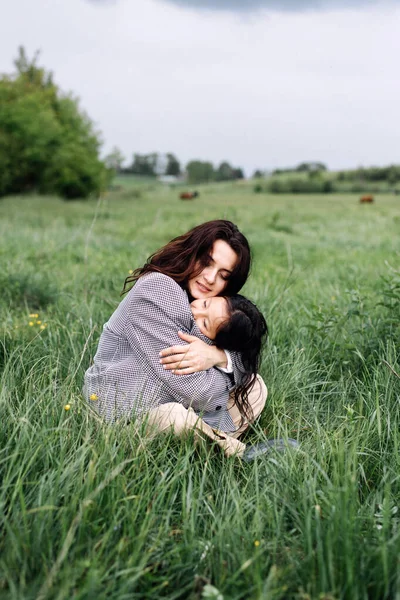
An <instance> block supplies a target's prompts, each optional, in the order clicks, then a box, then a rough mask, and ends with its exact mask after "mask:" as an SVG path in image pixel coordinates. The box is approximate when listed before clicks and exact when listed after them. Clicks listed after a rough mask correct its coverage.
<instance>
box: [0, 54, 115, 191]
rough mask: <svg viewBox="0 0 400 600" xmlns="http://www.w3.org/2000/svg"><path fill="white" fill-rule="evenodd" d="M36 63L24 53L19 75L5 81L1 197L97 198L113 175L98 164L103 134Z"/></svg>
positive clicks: (0, 81) (0, 118) (0, 85)
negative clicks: (31, 194) (38, 194)
mask: <svg viewBox="0 0 400 600" xmlns="http://www.w3.org/2000/svg"><path fill="white" fill-rule="evenodd" d="M36 59H37V56H35V57H34V59H33V60H32V61H28V59H27V57H26V55H25V52H24V50H23V49H22V48H20V54H19V58H18V59H17V60H16V61H15V66H16V68H17V72H16V74H14V75H12V76H3V77H1V78H0V105H1V107H2V110H1V112H0V196H4V195H6V194H13V193H14V194H15V193H18V194H19V193H24V192H29V191H38V192H41V193H55V194H58V195H60V196H62V197H63V198H66V199H71V198H78V197H80V198H86V197H88V196H90V195H92V194H98V193H99V191H100V190H101V189H103V188H104V187H105V185H106V183H107V177H108V175H109V172H108V170H107V169H106V167H105V165H104V164H103V162H102V161H100V159H99V149H100V137H99V134H98V133H97V132H96V131H95V130H94V127H93V123H92V122H91V120H90V119H89V117H88V116H87V115H86V114H85V113H83V112H82V111H81V110H80V108H79V103H78V100H77V99H76V98H73V97H72V96H68V95H64V94H62V93H61V91H60V90H59V89H58V87H57V86H56V85H55V84H54V83H53V80H52V76H51V74H49V73H46V72H45V70H44V69H42V68H39V67H37V66H36Z"/></svg>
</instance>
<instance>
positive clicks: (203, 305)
mask: <svg viewBox="0 0 400 600" xmlns="http://www.w3.org/2000/svg"><path fill="white" fill-rule="evenodd" d="M190 308H191V311H192V315H193V318H194V320H195V321H196V325H197V327H198V328H199V329H200V331H201V333H202V334H203V335H205V336H207V337H208V338H210V340H214V339H215V336H216V335H217V331H218V328H219V327H220V326H221V325H222V323H224V322H225V321H227V320H228V319H229V312H228V303H227V301H226V299H225V298H223V297H222V296H217V297H216V298H204V299H199V300H194V301H193V302H192V303H191V305H190Z"/></svg>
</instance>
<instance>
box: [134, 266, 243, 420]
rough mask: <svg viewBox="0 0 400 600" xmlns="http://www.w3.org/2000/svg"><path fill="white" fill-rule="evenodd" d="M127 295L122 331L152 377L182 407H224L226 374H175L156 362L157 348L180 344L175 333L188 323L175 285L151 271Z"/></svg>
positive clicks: (184, 303) (183, 299) (186, 309)
mask: <svg viewBox="0 0 400 600" xmlns="http://www.w3.org/2000/svg"><path fill="white" fill-rule="evenodd" d="M131 294H132V300H131V301H130V302H129V304H128V306H127V310H128V315H127V319H126V324H125V334H126V337H127V339H128V341H129V343H130V344H131V346H133V347H134V348H136V349H138V350H139V352H140V354H141V356H142V358H143V359H144V360H145V361H146V365H149V366H150V367H151V369H152V371H153V374H154V377H156V378H157V379H158V380H159V381H160V383H162V384H163V385H164V386H165V387H166V389H167V391H168V392H169V393H170V394H171V395H172V396H174V397H175V398H176V399H177V401H179V402H182V404H183V405H184V406H185V407H188V406H192V407H193V408H194V410H196V411H204V410H206V411H213V410H219V408H225V407H226V404H227V401H228V396H229V390H230V389H231V387H232V383H231V380H230V378H229V376H228V375H226V374H224V373H222V372H221V371H218V369H208V370H207V371H201V372H196V373H191V374H188V375H186V377H176V375H174V374H173V373H172V372H171V371H168V370H166V369H164V367H163V365H162V364H161V363H160V357H159V354H160V352H161V350H162V349H163V348H166V347H167V346H169V345H171V343H172V344H174V345H180V344H182V343H183V342H182V341H181V340H180V338H179V337H178V333H177V332H178V331H179V329H182V328H183V329H187V328H188V326H190V323H191V313H190V308H189V303H188V300H187V297H186V294H185V293H184V292H183V290H182V289H181V288H180V287H179V285H178V284H177V283H175V282H174V281H173V280H172V279H171V278H169V277H167V276H165V275H161V274H158V273H157V274H151V275H147V276H144V277H143V278H142V279H139V281H138V282H137V284H136V285H135V287H134V289H133V290H132V292H131Z"/></svg>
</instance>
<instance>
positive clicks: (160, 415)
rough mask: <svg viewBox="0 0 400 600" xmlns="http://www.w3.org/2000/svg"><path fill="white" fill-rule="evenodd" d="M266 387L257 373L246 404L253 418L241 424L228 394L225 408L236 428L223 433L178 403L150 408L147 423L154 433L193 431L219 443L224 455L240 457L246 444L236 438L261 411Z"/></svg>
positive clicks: (236, 409) (237, 411)
mask: <svg viewBox="0 0 400 600" xmlns="http://www.w3.org/2000/svg"><path fill="white" fill-rule="evenodd" d="M267 395H268V390H267V387H266V385H265V383H264V381H263V380H262V379H261V377H260V376H259V375H257V381H256V382H255V384H254V386H253V389H252V390H251V392H250V394H249V397H248V399H249V404H250V406H251V408H252V411H253V419H252V420H251V421H250V422H248V421H245V422H244V423H243V424H242V425H241V415H240V412H239V410H238V408H237V406H236V405H235V403H234V399H233V397H232V396H231V397H230V399H229V402H228V410H229V413H230V415H231V417H232V420H233V422H234V424H235V425H236V427H237V429H236V431H234V432H231V433H225V432H224V431H220V430H219V429H213V428H212V427H210V425H208V424H207V423H206V422H205V421H203V419H201V418H200V417H199V416H198V415H197V414H196V413H195V412H194V410H193V409H192V408H185V407H184V406H182V404H178V402H169V403H168V404H162V405H161V406H159V407H157V408H155V409H153V410H151V411H150V412H149V413H148V415H147V416H148V425H149V426H150V427H151V428H152V430H153V431H154V430H155V431H156V432H157V433H161V432H166V431H170V430H171V429H172V430H173V432H174V433H175V435H178V436H181V435H185V434H186V433H187V432H188V431H193V432H194V434H195V437H196V438H199V439H207V438H210V439H211V440H213V441H214V442H216V443H217V444H218V446H220V447H221V448H222V449H223V451H224V453H225V455H226V456H232V455H234V454H236V455H237V456H242V454H243V452H244V450H245V447H246V445H245V444H243V442H240V441H239V439H238V438H239V437H240V436H241V435H242V433H243V432H244V431H246V429H247V428H248V426H249V425H250V424H251V423H253V422H254V421H255V420H256V419H257V418H258V417H259V416H260V414H261V412H262V410H263V408H264V406H265V402H266V400H267Z"/></svg>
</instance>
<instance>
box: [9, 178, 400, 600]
mask: <svg viewBox="0 0 400 600" xmlns="http://www.w3.org/2000/svg"><path fill="white" fill-rule="evenodd" d="M199 189H200V198H198V199H197V200H196V201H193V202H181V201H179V200H178V192H177V191H176V190H170V189H169V188H163V187H161V186H158V185H157V184H151V183H148V182H147V183H146V184H144V185H143V186H140V185H137V184H136V185H131V186H126V187H125V189H123V190H122V191H120V192H115V193H110V194H109V195H108V196H106V197H105V198H103V199H101V200H100V201H98V202H96V201H90V202H71V203H63V202H62V201H60V200H58V199H56V198H39V197H32V196H31V197H13V198H11V197H9V198H5V199H2V200H1V201H0V256H1V265H2V268H1V271H0V284H1V297H0V317H1V343H0V368H1V390H0V423H1V425H0V436H1V440H0V448H1V450H0V519H1V526H0V598H1V599H2V598H7V599H9V598H12V599H31V598H32V599H33V598H39V599H45V598H48V599H57V600H61V599H70V598H74V599H88V598H93V599H94V598H96V599H99V598H113V599H114V598H118V600H122V599H128V598H129V599H142V598H146V599H147V598H151V599H158V598H170V599H178V598H179V599H190V600H200V599H205V598H208V599H209V600H210V599H212V600H223V599H224V600H228V599H229V600H231V599H232V600H239V599H250V600H253V599H265V600H270V599H271V600H278V599H284V600H286V599H289V600H290V599H298V600H313V599H318V600H334V599H339V598H345V599H349V600H356V599H358V598H360V599H368V600H369V599H384V598H390V599H391V598H396V599H399V598H400V562H399V555H400V521H399V518H400V511H399V505H400V496H399V490H400V432H399V425H400V412H399V409H400V405H399V402H400V379H399V377H398V376H396V374H395V373H394V372H393V371H392V370H391V369H390V368H389V366H390V367H391V368H392V369H394V371H395V372H397V373H399V372H400V360H399V342H400V331H399V329H400V328H399V322H400V271H399V264H400V236H399V231H400V200H399V199H398V198H395V197H390V196H388V195H382V196H378V197H377V198H376V202H375V204H373V205H371V206H367V205H366V206H363V205H360V204H359V203H358V198H357V197H356V196H344V195H330V196H313V197H305V196H296V197H288V196H270V195H267V194H261V195H260V194H253V193H252V192H251V188H250V187H246V186H245V185H240V184H236V185H234V184H221V185H211V186H209V187H204V188H199ZM213 218H228V219H231V220H232V221H234V222H236V223H237V224H238V225H239V227H240V229H241V230H242V231H243V232H244V233H245V234H246V235H247V237H248V239H249V241H250V243H251V246H252V248H253V251H254V265H253V270H252V274H251V277H250V279H249V281H248V283H247V284H246V287H245V288H244V290H243V291H244V293H245V294H246V295H248V296H249V297H250V298H252V299H253V300H254V301H255V302H256V303H257V304H258V305H259V307H260V308H261V309H262V310H263V312H264V314H265V315H266V317H267V320H268V324H269V328H270V339H269V343H268V345H267V347H266V349H265V352H264V355H263V362H262V368H261V375H262V376H263V378H264V379H265V381H266V383H267V385H268V388H269V398H268V402H267V407H266V409H265V412H264V414H263V415H262V418H261V420H260V422H259V423H258V425H257V427H256V428H255V429H254V430H252V431H251V432H250V433H249V434H248V436H247V440H248V441H250V442H255V441H259V440H262V439H264V438H265V437H267V438H270V437H282V436H290V437H295V438H297V439H298V440H299V441H300V443H301V450H300V451H298V452H296V453H294V454H293V453H288V454H286V455H275V454H271V455H269V456H268V457H266V458H264V459H262V460H259V461H257V462H255V463H253V464H246V463H242V462H240V460H238V459H226V458H224V457H223V456H222V455H221V453H219V452H217V451H216V449H215V448H212V447H211V446H207V445H205V446H204V447H202V446H199V447H196V448H195V449H194V448H193V443H192V440H190V439H189V440H186V441H184V442H181V441H179V440H176V439H173V438H172V437H164V438H159V439H155V440H152V441H151V442H150V441H146V440H144V439H142V438H141V437H140V435H138V434H137V433H134V432H133V430H132V429H129V427H125V428H123V427H122V426H118V425H117V426H111V427H110V426H106V425H104V424H103V423H101V422H99V421H98V420H97V419H96V418H94V416H93V415H92V413H91V411H90V407H87V406H86V404H85V402H84V401H83V400H82V398H81V396H80V388H81V386H82V380H83V373H84V371H85V369H86V368H87V367H88V365H89V363H90V360H91V358H92V356H93V354H94V352H95V350H96V346H97V341H98V338H99V335H100V332H101V328H102V325H103V323H104V322H105V321H106V320H107V319H108V317H109V316H110V315H111V313H112V311H113V310H114V308H115V307H116V306H117V304H118V302H119V300H120V297H119V292H120V290H121V288H122V284H123V281H124V279H125V277H126V276H127V274H128V272H129V269H132V268H135V267H136V266H138V265H141V264H143V262H144V261H145V259H146V257H147V256H148V255H149V254H150V253H152V252H153V251H154V250H155V249H157V248H158V247H159V246H161V245H162V244H164V243H165V242H167V241H168V240H169V239H171V238H172V237H174V236H176V235H178V234H180V233H182V232H184V231H186V230H187V229H188V228H190V227H192V226H193V225H195V224H198V223H199V222H202V221H205V220H208V219H213ZM68 407H69V409H68ZM67 409H68V410H67Z"/></svg>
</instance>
